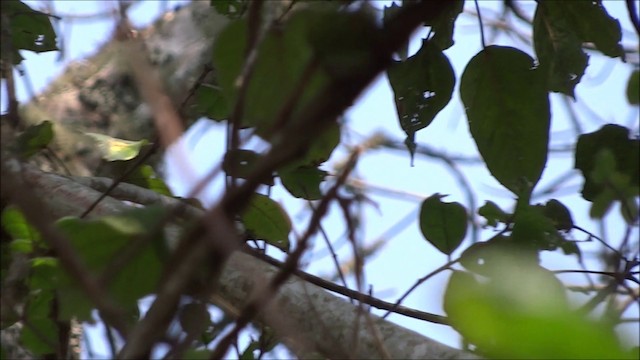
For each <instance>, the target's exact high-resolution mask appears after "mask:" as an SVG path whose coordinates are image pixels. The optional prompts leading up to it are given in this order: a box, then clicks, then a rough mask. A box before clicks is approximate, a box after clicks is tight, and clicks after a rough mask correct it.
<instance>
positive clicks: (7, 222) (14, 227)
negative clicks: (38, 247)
mask: <svg viewBox="0 0 640 360" xmlns="http://www.w3.org/2000/svg"><path fill="white" fill-rule="evenodd" d="M1 221H2V228H3V229H4V231H6V232H7V234H9V235H10V236H11V238H12V239H13V240H14V241H17V240H25V241H27V242H29V243H30V244H32V243H33V242H34V241H39V240H40V233H39V232H38V230H36V229H35V228H34V227H33V226H31V225H30V224H29V223H28V222H27V219H26V218H25V217H24V215H23V214H22V211H20V210H19V209H18V208H16V207H13V206H8V207H6V208H5V209H4V210H3V211H2V218H1Z"/></svg>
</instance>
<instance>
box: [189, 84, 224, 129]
mask: <svg viewBox="0 0 640 360" xmlns="http://www.w3.org/2000/svg"><path fill="white" fill-rule="evenodd" d="M196 107H197V111H198V113H199V114H201V115H203V116H206V117H208V118H209V119H211V120H216V121H221V120H225V119H227V118H228V117H229V105H227V101H226V100H225V98H224V96H223V94H222V90H221V89H219V88H213V87H210V86H200V87H199V88H198V90H197V91H196Z"/></svg>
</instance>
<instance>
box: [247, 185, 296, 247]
mask: <svg viewBox="0 0 640 360" xmlns="http://www.w3.org/2000/svg"><path fill="white" fill-rule="evenodd" d="M242 223H243V224H244V226H245V228H246V229H247V230H248V231H249V232H250V233H251V234H252V235H253V236H255V238H256V239H261V240H264V241H265V242H267V243H268V244H271V245H273V246H275V247H277V248H278V249H280V250H282V251H284V252H288V251H289V232H291V220H290V219H289V215H287V213H286V212H285V211H284V209H283V208H282V206H280V204H278V203H277V202H275V201H273V200H272V199H271V198H269V197H268V196H266V195H262V194H253V198H252V199H251V202H250V203H249V206H247V209H246V210H245V211H244V213H243V214H242Z"/></svg>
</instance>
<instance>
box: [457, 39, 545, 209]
mask: <svg viewBox="0 0 640 360" xmlns="http://www.w3.org/2000/svg"><path fill="white" fill-rule="evenodd" d="M543 76H544V75H543V74H541V73H540V72H539V71H536V69H535V68H534V61H533V59H532V58H531V57H530V56H529V55H527V54H525V53H523V52H522V51H520V50H517V49H514V48H511V47H502V46H488V47H487V48H485V49H484V50H482V51H481V52H480V53H478V54H477V55H476V56H474V57H473V58H472V59H471V61H470V62H469V64H467V67H466V69H465V71H464V73H463V74H462V80H461V84H460V95H461V97H462V102H463V103H464V106H465V108H466V112H467V118H468V121H469V130H470V131H471V135H472V137H473V139H474V140H475V142H476V145H477V146H478V150H479V151H480V154H481V155H482V157H483V159H484V161H485V162H486V164H487V167H488V168H489V171H490V172H491V175H493V176H494V177H495V178H496V179H497V180H498V181H499V182H500V183H501V184H502V185H504V186H505V187H506V188H507V189H509V190H511V191H512V192H513V193H515V194H516V195H518V196H519V197H528V196H529V195H530V194H531V191H532V190H533V188H534V186H535V185H536V184H537V183H538V180H539V179H540V176H541V175H542V170H543V169H544V167H545V164H546V162H547V152H548V143H549V123H550V121H549V118H550V110H549V99H548V95H547V91H546V85H545V81H544V78H543Z"/></svg>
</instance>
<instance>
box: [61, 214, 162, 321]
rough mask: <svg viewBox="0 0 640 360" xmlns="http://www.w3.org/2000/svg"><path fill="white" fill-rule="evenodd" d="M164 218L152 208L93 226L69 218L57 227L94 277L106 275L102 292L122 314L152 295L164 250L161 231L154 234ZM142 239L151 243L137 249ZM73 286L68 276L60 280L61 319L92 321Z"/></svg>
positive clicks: (85, 301)
mask: <svg viewBox="0 0 640 360" xmlns="http://www.w3.org/2000/svg"><path fill="white" fill-rule="evenodd" d="M164 212H165V210H164V209H163V208H161V207H155V206H152V207H147V208H143V209H132V210H129V211H127V212H123V213H121V214H118V215H113V216H104V217H101V218H98V219H94V220H83V219H78V218H71V217H67V218H63V219H61V220H59V221H58V223H57V226H58V228H59V229H60V230H61V231H62V232H63V233H64V234H66V235H67V236H68V238H69V240H70V243H71V245H72V246H73V248H74V249H75V251H76V252H77V254H78V256H79V257H80V258H81V259H82V262H83V263H84V264H85V265H86V266H87V269H88V271H89V272H90V273H91V274H92V275H93V276H104V275H105V271H108V272H109V273H108V277H107V280H108V282H107V286H106V288H107V289H108V290H109V291H108V293H109V295H110V296H111V297H112V299H114V300H115V301H117V302H118V303H119V304H120V305H121V306H122V307H123V308H125V309H135V308H137V300H138V299H140V298H142V297H143V296H146V295H149V294H151V293H153V292H154V291H155V289H156V286H157V285H158V281H159V280H160V277H161V275H162V269H163V263H164V259H165V256H166V247H165V242H164V239H163V236H162V231H158V234H156V233H154V230H155V229H156V228H157V226H158V225H159V222H160V221H162V218H163V214H164ZM145 236H152V238H151V239H150V241H146V242H143V243H140V240H141V239H144V238H145ZM76 286H77V285H76V284H75V283H74V282H73V281H71V279H69V278H68V277H67V276H64V277H63V278H62V279H61V280H60V285H59V287H58V289H59V301H60V307H61V309H60V316H61V318H63V319H69V318H71V317H73V316H80V317H81V318H82V319H86V316H88V317H89V319H90V313H87V312H86V311H87V310H88V309H91V308H93V306H92V304H91V303H90V302H89V300H88V299H87V297H86V295H84V292H83V291H81V290H80V289H79V288H77V287H76ZM78 312H80V314H78Z"/></svg>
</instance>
